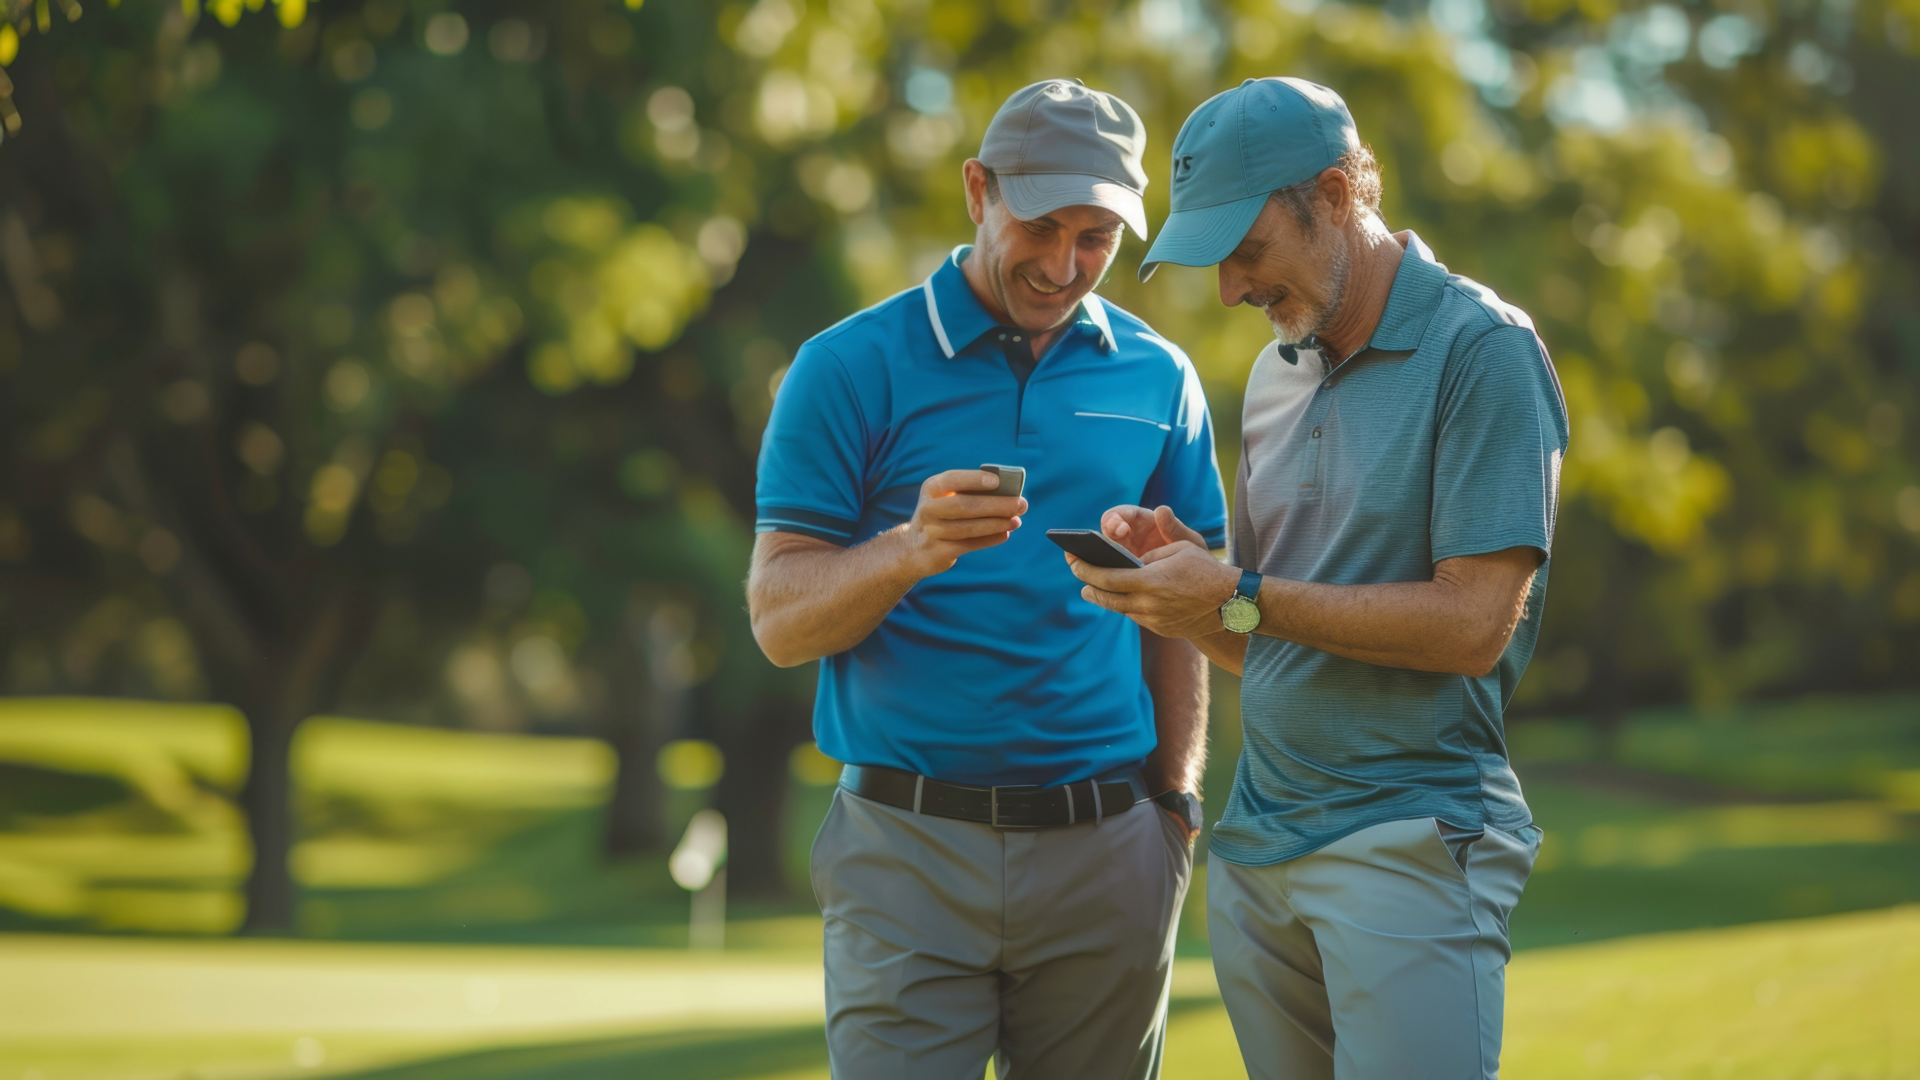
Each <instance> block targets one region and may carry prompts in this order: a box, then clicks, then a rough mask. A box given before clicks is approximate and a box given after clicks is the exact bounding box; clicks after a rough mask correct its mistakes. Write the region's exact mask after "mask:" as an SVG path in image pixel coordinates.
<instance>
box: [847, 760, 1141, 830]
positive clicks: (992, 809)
mask: <svg viewBox="0 0 1920 1080" xmlns="http://www.w3.org/2000/svg"><path fill="white" fill-rule="evenodd" d="M840 786H841V787H843V788H846V789H847V790H848V791H851V792H853V793H854V794H855V795H858V796H860V797H861V798H863V799H872V800H873V801H874V802H880V803H886V804H887V805H888V806H895V807H899V808H900V809H902V810H911V811H913V812H914V813H916V814H932V815H933V816H934V817H943V818H956V819H958V820H960V821H978V822H981V823H983V824H987V825H991V826H993V827H994V828H996V829H1051V828H1058V827H1059V826H1062V825H1072V824H1075V823H1077V822H1082V821H1092V822H1096V823H1097V822H1098V821H1099V820H1100V819H1101V818H1108V817H1112V816H1113V815H1115V814H1122V813H1125V812H1127V811H1128V810H1131V809H1133V805H1134V804H1135V803H1138V802H1145V801H1146V799H1147V784H1146V781H1145V780H1143V779H1142V778H1141V776H1140V774H1139V773H1138V772H1135V773H1133V774H1131V775H1129V776H1128V777H1127V778H1126V779H1124V780H1109V781H1107V782H1105V783H1095V782H1094V781H1092V780H1079V781H1076V782H1074V783H1071V784H1062V785H1060V786H1059V787H1030V786H1022V787H974V786H973V785H971V784H949V783H947V782H946V781H944V780H935V779H933V778H932V777H930V776H916V775H915V774H913V773H910V772H904V771H902V770H900V769H889V768H887V767H886V766H884V765H849V766H847V767H846V768H845V769H844V770H842V771H841V773H840Z"/></svg>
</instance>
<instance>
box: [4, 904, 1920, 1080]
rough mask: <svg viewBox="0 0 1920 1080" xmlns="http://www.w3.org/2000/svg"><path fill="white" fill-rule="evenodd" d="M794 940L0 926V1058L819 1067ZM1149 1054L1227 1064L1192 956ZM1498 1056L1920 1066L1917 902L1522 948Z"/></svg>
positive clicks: (1538, 1072) (1705, 1065)
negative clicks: (206, 937) (585, 942)
mask: <svg viewBox="0 0 1920 1080" xmlns="http://www.w3.org/2000/svg"><path fill="white" fill-rule="evenodd" d="M821 1000H822V999H821V987H820V975H819V967H818V965H817V963H815V962H814V961H813V960H811V959H810V958H807V957H806V956H804V955H802V954H796V953H794V952H791V951H782V952H767V953H752V952H747V953H738V954H725V955H721V956H713V955H702V954H689V953H686V952H682V951H668V950H636V949H551V948H516V947H506V946H422V945H349V944H336V943H307V942H257V941H194V942H183V941H141V940H107V939H100V938H78V937H55V936H29V935H20V936H8V937H0V1080H16V1078H20V1080H109V1078H114V1080H118V1078H128V1080H132V1078H137V1077H139V1078H144V1077H167V1078H177V1077H197V1078H201V1080H220V1078H235V1080H238V1078H241V1077H269V1076H303V1075H304V1076H322V1075H325V1076H356V1077H369V1078H371V1077H380V1078H383V1080H439V1078H447V1080H453V1078H456V1077H459V1078H495V1080H509V1078H512V1080H520V1078H525V1080H534V1078H543V1080H544V1078H557V1080H598V1078H603V1077H604V1078H607V1080H613V1078H615V1077H655V1076H659V1077H676V1078H679V1077H686V1078H695V1080H698V1078H712V1080H720V1078H740V1080H745V1078H756V1080H768V1078H775V1077H777V1078H780V1080H799V1078H802V1077H825V1076H826V1071H825V1068H824V1062H825V1050H824V1045H823V1043H822V1040H821V1035H820V1031H819V1027H818V1022H819V1016H820V1011H821ZM1173 1009H1174V1012H1173V1020H1172V1025H1171V1030H1170V1035H1169V1045H1168V1052H1167V1070H1166V1075H1167V1077H1169V1078H1170V1080H1216V1078H1229V1077H1241V1076H1243V1075H1244V1073H1243V1072H1242V1071H1241V1069H1240V1062H1239V1055H1238V1052H1237V1051H1236V1050H1235V1047H1234V1042H1233V1034H1232V1030H1231V1027H1230V1026H1229V1024H1228V1022H1227V1019H1226V1014H1225V1012H1224V1010H1223V1009H1222V1008H1221V1007H1220V1005H1219V1002H1218V998H1217V996H1216V995H1215V992H1214V989H1213V985H1212V979H1211V974H1210V969H1209V967H1208V965H1207V963H1206V962H1205V961H1196V960H1186V961H1182V962H1181V964H1180V968H1179V970H1178V971H1177V973H1176V977H1175V987H1174V1006H1173ZM1507 1025H1508V1037H1507V1053H1506V1058H1505V1067H1504V1068H1503V1070H1502V1073H1503V1075H1505V1076H1508V1077H1513V1078H1516V1080H1528V1078H1542V1080H1546V1078H1561V1077H1578V1078H1588V1077H1591V1078H1596V1080H1599V1078H1615V1077H1617V1078H1622V1080H1645V1078H1647V1077H1650V1076H1658V1077H1660V1078H1661V1080H1693V1078H1699V1080H1734V1078H1738V1080H1772V1078H1780V1080H1789V1078H1792V1080H1846V1078H1859V1080H1867V1078H1872V1080H1883V1078H1884V1080H1898V1078H1916V1077H1920V908H1914V907H1905V908H1898V909H1893V910H1889V911H1881V912H1867V913H1857V914H1852V915H1841V916H1832V917H1827V918H1821V919H1809V920H1802V921H1797V922H1787V923H1771V924H1763V925H1755V926H1747V927H1738V928H1734V929H1727V930H1710V931H1694V932H1687V933H1676V934H1658V935H1648V936H1645V937H1640V938H1623V939H1618V940H1615V941H1610V942H1603V943H1598V944H1594V945H1581V946H1572V947H1566V948H1558V949H1542V950H1536V951H1533V952H1527V953H1522V954H1520V955H1519V956H1518V957H1516V958H1515V960H1514V964H1513V967H1512V970H1511V974H1510V993H1509V1001H1508V1009H1507Z"/></svg>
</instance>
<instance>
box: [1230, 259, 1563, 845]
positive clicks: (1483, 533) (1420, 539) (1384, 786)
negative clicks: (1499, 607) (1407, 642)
mask: <svg viewBox="0 0 1920 1080" xmlns="http://www.w3.org/2000/svg"><path fill="white" fill-rule="evenodd" d="M1400 236H1401V237H1402V239H1403V241H1404V242H1405V244H1406V254H1405V255H1404V256H1402V258H1401V260H1400V268H1399V271H1398V273H1397V274H1396V276H1395V277H1394V282H1393V289H1392V292H1391V293H1390V294H1389V295H1388V297H1387V306H1386V310H1385V311H1384V312H1383V313H1382V314H1381V316H1380V324H1379V326H1377V327H1376V328H1375V329H1374V332H1373V337H1372V338H1371V339H1370V340H1369V341H1368V343H1367V346H1366V348H1364V349H1362V350H1361V351H1360V352H1359V353H1357V354H1356V355H1354V356H1353V357H1351V358H1349V359H1348V360H1347V361H1346V362H1345V363H1343V364H1340V365H1338V366H1331V365H1329V364H1328V363H1326V362H1325V360H1324V359H1323V358H1322V357H1320V356H1319V355H1318V354H1316V353H1313V352H1310V351H1296V350H1292V349H1284V350H1283V349H1280V348H1278V347H1277V346H1273V345H1269V346H1268V347H1267V349H1266V351H1264V352H1262V353H1261V355H1260V357H1259V359H1258V360H1257V361H1255V363H1254V370H1253V373H1252V375H1251V376H1250V377H1249V379H1248V382H1247V398H1246V417H1245V423H1243V425H1242V428H1241V431H1242V439H1243V442H1244V447H1245V449H1244V452H1243V453H1242V455H1241V466H1240V473H1239V476H1238V478H1237V479H1236V481H1235V499H1234V527H1233V558H1234V561H1235V562H1236V563H1237V564H1238V565H1240V566H1241V567H1243V568H1246V569H1251V570H1256V571H1258V572H1260V573H1262V574H1268V575H1273V576H1276V577H1281V578H1291V579H1293V580H1296V581H1319V582H1326V583H1328V584H1333V585H1367V584H1382V583H1389V582H1402V581H1429V580H1431V579H1432V577H1433V570H1434V565H1435V564H1436V563H1439V562H1441V561H1443V560H1446V559H1451V558H1455V557H1457V556H1467V555H1482V554H1487V553H1491V552H1496V551H1503V550H1506V549H1508V548H1514V547H1530V548H1534V549H1535V550H1536V551H1538V552H1539V554H1540V557H1541V559H1542V562H1541V564H1540V569H1539V571H1538V572H1537V573H1536V574H1535V575H1534V579H1533V590H1532V593H1531V595H1529V596H1528V597H1527V601H1526V611H1525V614H1524V616H1523V617H1522V618H1521V620H1520V624H1519V626H1518V628H1517V629H1516V630H1515V631H1514V634H1513V639H1512V641H1511V642H1510V643H1509V644H1508V645H1507V648H1506V652H1505V653H1504V654H1502V655H1501V657H1500V660H1499V662H1498V663H1497V664H1496V665H1495V667H1494V669H1493V671H1491V672H1489V673H1488V674H1486V675H1483V676H1479V677H1477V678H1475V677H1470V676H1465V675H1450V674H1445V673H1438V672H1428V671H1409V670H1407V669H1405V668H1393V667H1381V666H1378V665H1375V664H1369V663H1366V662H1364V661H1360V660H1350V659H1347V658H1346V657H1342V656H1335V655H1334V654H1332V653H1329V652H1322V651H1320V650H1318V649H1313V648H1309V647H1307V646H1305V645H1300V644H1297V643H1295V642H1291V641H1286V640H1283V639H1281V638H1277V637H1269V636H1266V635H1263V634H1259V633H1255V634H1254V635H1253V636H1252V638H1251V639H1250V640H1249V641H1248V643H1247V657H1246V666H1245V671H1244V677H1243V678H1242V679H1241V682H1240V721H1241V727H1242V731H1243V735H1244V741H1243V743H1242V749H1241V752H1240V761H1239V765H1238V768H1237V770H1236V771H1235V773H1234V780H1233V794H1232V796H1231V797H1229V799H1228V800H1227V809H1226V812H1225V814H1223V815H1222V817H1221V820H1220V823H1219V825H1217V826H1216V827H1215V828H1214V832H1213V839H1212V843H1211V850H1212V851H1213V853H1214V854H1215V855H1218V856H1220V857H1221V858H1223V859H1226V860H1227V861H1228V862H1235V863H1244V864H1249V865H1260V864H1266V863H1274V862H1279V861H1282V860H1285V859H1291V858H1294V857H1296V856H1299V855H1304V854H1306V853H1308V852H1310V851H1313V850H1315V849H1317V848H1320V847H1323V846H1325V845H1327V844H1330V843H1332V842H1333V841H1335V840H1338V839H1340V838H1341V837H1343V836H1346V835H1347V834H1349V833H1353V832H1357V831H1359V830H1361V829H1364V828H1367V827H1368V826H1371V825H1378V824H1382V823H1385V822H1388V821H1398V820H1403V819H1407V818H1423V817H1433V818H1438V819H1440V820H1441V821H1444V822H1447V823H1448V824H1451V825H1455V826H1458V827H1460V828H1463V829H1468V830H1474V829H1480V828H1483V827H1487V826H1491V827H1494V828H1498V829H1505V830H1508V831H1517V830H1521V829H1525V828H1527V827H1529V826H1530V825H1531V822H1532V817H1531V816H1530V815H1529V813H1528V810H1527V803H1526V800H1525V799H1524V798H1522V797H1521V794H1520V782H1519V780H1518V779H1516V778H1515V777H1514V773H1513V767H1512V765H1510V764H1509V763H1508V760H1507V741H1506V731H1505V727H1504V725H1503V723H1502V714H1503V712H1504V710H1505V709H1506V705H1507V702H1508V701H1509V700H1510V699H1511V698H1512V696H1513V690H1514V687H1515V686H1517V685H1519V682H1520V675H1521V673H1522V672H1524V671H1525V670H1526V667H1527V661H1528V659H1529V658H1530V657H1531V656H1532V655H1533V646H1534V642H1535V640H1537V639H1538V637H1539V634H1540V617H1541V611H1542V608H1543V605H1544V604H1545V602H1546V592H1547V570H1548V563H1547V562H1546V561H1545V560H1546V557H1547V555H1548V554H1549V553H1550V552H1552V550H1553V525H1554V516H1555V508H1556V505H1557V504H1558V501H1559V495H1560V460H1561V458H1562V456H1563V455H1564V454H1565V453H1566V449H1567V410H1566V405H1565V403H1564V402H1563V401H1562V399H1561V396H1560V387H1559V383H1558V381H1557V380H1556V378H1555V376H1554V372H1553V365H1552V364H1551V363H1550V362H1549V360H1548V358H1547V350H1546V346H1545V345H1543V344H1542V343H1541V341H1540V337H1539V335H1538V334H1536V333H1535V332H1534V329H1533V321H1532V320H1531V319H1529V318H1527V314H1526V312H1524V311H1521V310H1520V309H1519V308H1516V307H1513V306H1512V305H1510V304H1507V303H1505V302H1503V301H1502V300H1501V299H1500V298H1499V297H1498V296H1495V295H1494V294H1493V291H1492V290H1490V289H1488V288H1487V287H1486V286H1484V285H1480V284H1478V283H1477V282H1474V281H1471V280H1469V279H1467V278H1463V277H1461V276H1459V275H1458V274H1450V273H1448V272H1447V268H1446V267H1445V266H1443V265H1441V264H1440V262H1439V261H1438V260H1436V259H1435V258H1434V257H1433V252H1432V251H1430V250H1428V248H1427V246H1426V245H1425V244H1424V243H1421V241H1420V238H1419V237H1418V236H1415V235H1414V234H1412V233H1401V234H1400Z"/></svg>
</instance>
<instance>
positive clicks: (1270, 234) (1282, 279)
mask: <svg viewBox="0 0 1920 1080" xmlns="http://www.w3.org/2000/svg"><path fill="white" fill-rule="evenodd" d="M1311 208H1312V211H1313V223H1312V225H1311V226H1310V227H1309V226H1307V225H1303V224H1301V221H1300V218H1299V217H1298V216H1297V215H1296V214H1295V213H1294V212H1293V210H1292V208H1290V207H1289V206H1287V204H1286V203H1284V202H1283V201H1281V200H1280V199H1279V198H1269V199H1268V200H1267V205H1266V206H1264V207H1262V208H1261V210H1260V216H1259V217H1257V218H1255V219H1254V221H1253V225H1252V227H1251V228H1249V229H1248V230H1247V236H1246V239H1244V240H1242V241H1240V246H1239V247H1237V248H1234V249H1233V253H1232V254H1230V255H1228V256H1227V257H1226V258H1225V259H1222V260H1221V261H1220V302H1221V303H1223V304H1225V305H1227V306H1228V307H1232V306H1234V305H1235V304H1247V305H1249V306H1251V307H1257V308H1259V309H1260V310H1261V311H1262V312H1264V313H1265V314H1266V316H1267V321H1268V322H1270V323H1272V324H1273V336H1274V337H1276V338H1278V339H1279V341H1280V344H1282V345H1298V344H1299V343H1301V342H1303V341H1305V340H1306V339H1307V338H1309V337H1311V336H1313V335H1314V334H1318V333H1321V332H1323V331H1325V330H1326V329H1327V327H1328V326H1329V325H1330V324H1332V322H1333V318H1334V315H1335V314H1336V313H1338V312H1339V310H1340V303H1341V301H1342V300H1344V299H1345V298H1346V292H1347V277H1348V273H1349V271H1350V270H1351V268H1352V250H1351V247H1350V238H1349V237H1348V236H1347V230H1345V229H1343V228H1340V227H1339V226H1338V224H1337V223H1336V222H1335V221H1334V220H1333V215H1330V214H1328V213H1327V207H1326V204H1325V203H1324V202H1323V201H1322V200H1320V199H1314V200H1312V201H1311Z"/></svg>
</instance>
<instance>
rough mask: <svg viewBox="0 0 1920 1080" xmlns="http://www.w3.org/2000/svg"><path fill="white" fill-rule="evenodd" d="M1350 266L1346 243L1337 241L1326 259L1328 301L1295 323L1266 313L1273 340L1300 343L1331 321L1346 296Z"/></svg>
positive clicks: (1322, 329) (1319, 331)
mask: <svg viewBox="0 0 1920 1080" xmlns="http://www.w3.org/2000/svg"><path fill="white" fill-rule="evenodd" d="M1352 270H1353V257H1352V256H1351V255H1350V254H1349V253H1348V251H1347V245H1345V244H1340V245H1338V246H1337V247H1336V248H1335V249H1334V251H1333V255H1332V257H1331V258H1329V259H1328V260H1327V302H1326V303H1324V304H1321V305H1320V306H1319V307H1316V308H1314V309H1312V310H1311V311H1308V312H1307V313H1306V315H1305V316H1303V317H1302V318H1301V320H1300V321H1299V322H1298V323H1291V324H1289V323H1283V322H1281V321H1280V320H1278V319H1275V318H1274V317H1273V316H1272V315H1268V316H1267V324H1268V325H1270V326H1272V327H1273V337H1274V340H1275V341H1278V342H1279V343H1280V344H1282V345H1300V344H1303V343H1304V342H1306V341H1308V340H1309V339H1311V338H1314V337H1317V336H1318V335H1319V334H1320V333H1321V332H1323V331H1324V330H1326V328H1327V327H1329V326H1331V325H1333V317H1334V316H1335V315H1337V314H1339V311H1340V302H1341V301H1342V300H1345V299H1346V298H1347V275H1348V274H1349V273H1351V272H1352Z"/></svg>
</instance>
